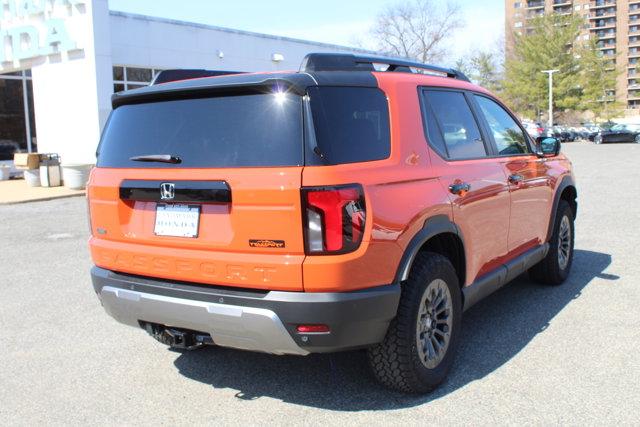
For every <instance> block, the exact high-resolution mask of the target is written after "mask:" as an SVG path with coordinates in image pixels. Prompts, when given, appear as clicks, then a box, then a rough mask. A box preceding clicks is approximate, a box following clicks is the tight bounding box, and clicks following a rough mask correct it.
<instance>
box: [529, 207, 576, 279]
mask: <svg viewBox="0 0 640 427" xmlns="http://www.w3.org/2000/svg"><path fill="white" fill-rule="evenodd" d="M574 236H575V227H574V219H573V211H572V210H571V206H569V203H567V201H566V200H560V203H559V204H558V212H557V214H556V219H555V222H554V226H553V235H552V236H551V241H550V242H549V252H548V253H547V256H546V257H545V258H544V259H543V260H542V261H540V262H539V263H538V264H536V265H534V266H533V267H532V268H531V269H529V275H530V276H531V278H532V279H534V280H535V281H537V282H540V283H544V284H547V285H556V286H557V285H560V284H562V283H563V282H564V281H565V280H566V279H567V277H568V276H569V272H570V271H571V264H572V263H573V246H574Z"/></svg>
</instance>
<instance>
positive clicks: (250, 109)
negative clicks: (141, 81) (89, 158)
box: [98, 94, 303, 168]
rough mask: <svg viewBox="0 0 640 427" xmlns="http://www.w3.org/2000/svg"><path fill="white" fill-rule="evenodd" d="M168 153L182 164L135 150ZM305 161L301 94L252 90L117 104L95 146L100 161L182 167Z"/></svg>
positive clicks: (111, 164)
mask: <svg viewBox="0 0 640 427" xmlns="http://www.w3.org/2000/svg"><path fill="white" fill-rule="evenodd" d="M151 154H169V155H173V156H177V157H180V158H181V159H182V163H181V164H170V163H146V162H135V161H131V160H129V158H130V157H133V156H141V155H151ZM302 163H303V132H302V98H301V97H299V96H295V95H284V94H277V95H276V94H251V95H240V96H225V97H217V98H202V99H186V100H174V101H165V102H155V103H148V104H135V105H124V106H122V107H119V108H116V109H115V110H114V111H113V112H112V113H111V117H110V119H109V123H108V125H107V127H106V128H105V131H104V133H103V136H102V141H101V143H100V147H99V155H98V166H101V167H129V168H149V167H152V168H183V167H193V168H195V167H203V168H207V167H234V166H293V165H301V164H302Z"/></svg>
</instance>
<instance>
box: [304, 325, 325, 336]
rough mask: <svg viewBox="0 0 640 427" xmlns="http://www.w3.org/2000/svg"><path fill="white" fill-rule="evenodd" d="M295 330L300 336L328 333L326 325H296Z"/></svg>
mask: <svg viewBox="0 0 640 427" xmlns="http://www.w3.org/2000/svg"><path fill="white" fill-rule="evenodd" d="M296 330H297V331H298V332H299V333H301V334H323V333H324V334H326V333H329V332H330V331H329V327H328V326H327V325H298V327H297V328H296Z"/></svg>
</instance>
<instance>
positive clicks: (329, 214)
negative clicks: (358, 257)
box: [302, 184, 366, 255]
mask: <svg viewBox="0 0 640 427" xmlns="http://www.w3.org/2000/svg"><path fill="white" fill-rule="evenodd" d="M302 201H303V206H304V212H305V224H304V226H305V249H306V252H307V254H314V255H318V254H341V253H347V252H353V251H355V250H356V249H358V247H359V246H360V242H362V234H363V232H364V226H365V218H366V209H365V201H364V193H363V191H362V187H361V186H360V185H357V184H350V185H344V186H339V187H320V188H316V187H313V188H310V187H307V188H303V189H302Z"/></svg>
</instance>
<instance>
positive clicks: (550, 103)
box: [541, 70, 560, 129]
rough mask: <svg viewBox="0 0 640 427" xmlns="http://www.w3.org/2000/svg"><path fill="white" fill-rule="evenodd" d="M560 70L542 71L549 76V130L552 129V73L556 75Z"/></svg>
mask: <svg viewBox="0 0 640 427" xmlns="http://www.w3.org/2000/svg"><path fill="white" fill-rule="evenodd" d="M558 71H560V70H543V71H541V72H542V73H547V75H548V76H549V129H551V128H552V127H553V73H557V72H558Z"/></svg>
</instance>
